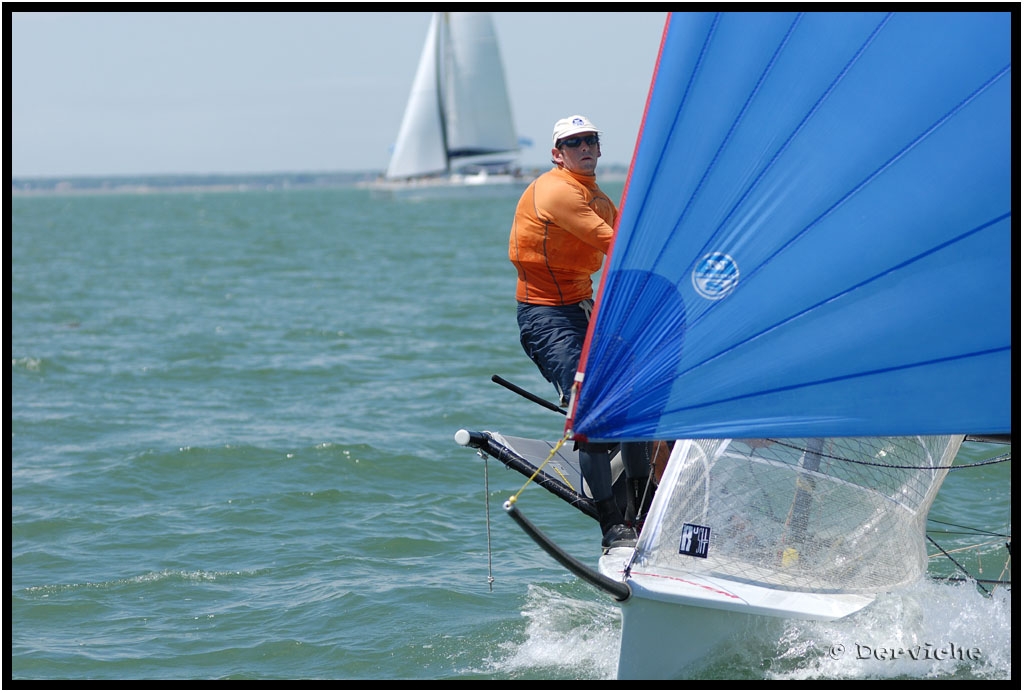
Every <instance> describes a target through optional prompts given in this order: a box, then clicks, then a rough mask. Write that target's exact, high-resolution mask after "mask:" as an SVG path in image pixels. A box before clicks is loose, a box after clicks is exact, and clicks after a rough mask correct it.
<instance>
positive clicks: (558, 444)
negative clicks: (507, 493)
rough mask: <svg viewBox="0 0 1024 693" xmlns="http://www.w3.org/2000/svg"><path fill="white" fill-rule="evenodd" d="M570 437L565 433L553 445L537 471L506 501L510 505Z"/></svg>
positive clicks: (569, 434)
mask: <svg viewBox="0 0 1024 693" xmlns="http://www.w3.org/2000/svg"><path fill="white" fill-rule="evenodd" d="M571 435H572V433H571V432H569V433H566V434H565V435H564V436H562V439H561V440H560V441H558V442H557V443H556V444H555V447H553V448H551V454H549V455H548V458H547V459H546V460H544V462H542V463H541V465H540V466H539V467H537V469H535V470H534V472H533V474H531V475H530V478H529V479H527V480H526V483H525V484H523V487H522V488H521V489H519V490H518V491H516V492H515V493H514V494H512V496H511V497H510V498H509V499H508V502H509V503H510V504H513V505H514V504H515V502H516V500H518V499H519V496H520V495H521V494H522V493H523V491H525V490H526V487H527V486H529V485H530V482H531V481H533V480H534V478H536V476H537V475H538V474H540V470H542V469H544V465H546V464H547V463H548V462H550V461H551V459H552V458H553V457H554V456H555V453H556V452H558V450H559V449H560V448H561V447H562V446H563V445H565V441H567V440H569V436H571Z"/></svg>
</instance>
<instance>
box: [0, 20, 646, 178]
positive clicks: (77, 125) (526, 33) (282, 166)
mask: <svg viewBox="0 0 1024 693" xmlns="http://www.w3.org/2000/svg"><path fill="white" fill-rule="evenodd" d="M492 16H493V18H494V26H495V32H496V33H497V36H498V43H499V46H500V49H501V53H502V59H503V62H504V65H505V77H506V82H507V85H508V90H509V96H510V99H511V102H512V109H513V121H514V123H515V127H516V130H517V131H518V134H519V135H520V136H521V137H525V138H528V139H529V140H532V142H533V145H532V146H530V147H528V148H526V149H525V150H524V151H523V153H522V155H521V163H522V164H523V165H524V166H526V167H533V166H547V165H548V164H549V163H550V153H549V150H550V144H549V143H550V138H551V130H552V126H553V125H554V122H555V121H556V120H558V119H559V118H562V117H565V116H568V115H572V114H575V113H582V114H584V115H586V116H587V117H589V118H590V119H591V121H593V122H594V124H595V125H596V126H597V127H598V128H600V130H601V131H602V138H601V139H602V141H601V146H602V153H603V158H602V163H604V164H623V165H628V164H629V162H630V159H631V157H632V153H633V147H634V145H635V142H636V136H637V132H638V130H639V127H640V121H641V118H642V116H643V109H644V104H645V101H646V99H647V92H648V88H649V86H650V82H651V76H652V74H653V70H654V63H655V59H656V57H657V52H658V47H659V43H660V40H661V33H662V29H663V28H664V24H665V13H664V12H650V13H647V12H629V13H614V12H611V13H603V12H494V13H492ZM9 17H10V26H11V33H10V46H11V52H10V73H9V74H10V76H9V79H10V87H11V91H10V94H11V100H10V102H9V103H10V118H11V121H10V124H9V125H10V127H9V131H10V134H11V139H10V161H11V175H12V176H13V177H15V178H19V177H61V176H121V175H152V174H190V173H191V174H235V173H242V174H248V173H283V172H336V171H382V170H383V169H384V168H386V166H387V162H388V158H389V155H390V153H389V148H390V147H391V146H392V145H393V144H394V141H395V137H396V136H397V134H398V128H399V125H400V124H401V119H402V114H403V112H404V110H405V102H406V100H407V98H408V95H409V89H410V87H411V86H412V80H413V76H414V74H415V72H416V66H417V63H418V62H419V56H420V52H421V51H422V48H423V43H424V40H425V38H426V33H427V27H428V25H429V23H430V13H428V12H357V13H347V12H288V13H264V12H202V13H190V12H170V13H165V12H50V13H21V12H13V13H10V15H9Z"/></svg>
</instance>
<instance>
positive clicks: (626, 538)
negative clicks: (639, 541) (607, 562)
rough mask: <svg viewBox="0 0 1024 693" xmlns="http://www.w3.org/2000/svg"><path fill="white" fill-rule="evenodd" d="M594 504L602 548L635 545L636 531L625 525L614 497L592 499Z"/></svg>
mask: <svg viewBox="0 0 1024 693" xmlns="http://www.w3.org/2000/svg"><path fill="white" fill-rule="evenodd" d="M594 506H595V507H596V508H597V521H598V522H599V523H600V524H601V534H602V536H601V546H602V548H606V549H610V548H614V547H617V546H636V532H635V531H634V530H633V528H632V527H629V526H627V525H626V520H625V519H624V518H623V517H622V511H621V510H619V506H618V505H616V503H615V499H614V498H606V499H605V500H601V501H594Z"/></svg>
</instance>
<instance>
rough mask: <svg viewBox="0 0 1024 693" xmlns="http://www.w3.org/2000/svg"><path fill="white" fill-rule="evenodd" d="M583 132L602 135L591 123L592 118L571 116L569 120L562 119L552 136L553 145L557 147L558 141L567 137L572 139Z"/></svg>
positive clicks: (556, 124) (556, 125)
mask: <svg viewBox="0 0 1024 693" xmlns="http://www.w3.org/2000/svg"><path fill="white" fill-rule="evenodd" d="M581 132H596V133H598V134H600V132H601V131H600V130H598V129H597V126H596V125H594V124H593V123H591V122H590V118H588V117H587V116H582V115H571V116H569V117H568V118H562V119H561V120H559V121H558V122H557V123H555V131H554V132H553V133H552V134H551V144H552V145H554V146H556V147H557V146H558V140H564V139H565V138H566V137H572V136H573V135H578V134H579V133H581Z"/></svg>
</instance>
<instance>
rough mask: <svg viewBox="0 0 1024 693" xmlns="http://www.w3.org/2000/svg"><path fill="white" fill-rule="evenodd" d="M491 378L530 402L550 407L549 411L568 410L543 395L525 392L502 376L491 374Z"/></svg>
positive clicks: (563, 412) (560, 411) (561, 411)
mask: <svg viewBox="0 0 1024 693" xmlns="http://www.w3.org/2000/svg"><path fill="white" fill-rule="evenodd" d="M491 380H492V381H493V382H496V383H498V384H499V385H501V386H502V387H507V388H508V389H509V390H512V392H514V393H516V394H517V395H521V396H523V397H525V398H526V399H528V400H530V401H531V402H536V403H537V404H539V405H540V406H542V407H544V408H545V409H550V410H551V411H553V412H558V413H559V414H567V413H568V412H566V411H565V409H562V408H561V407H560V406H558V405H557V404H553V403H551V402H549V401H547V400H546V399H544V398H543V397H538V396H537V395H535V394H533V393H532V392H527V391H526V390H524V389H523V388H521V387H519V386H518V385H513V384H512V383H510V382H509V381H507V380H505V379H504V378H502V377H501V376H500V375H492V376H491Z"/></svg>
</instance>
